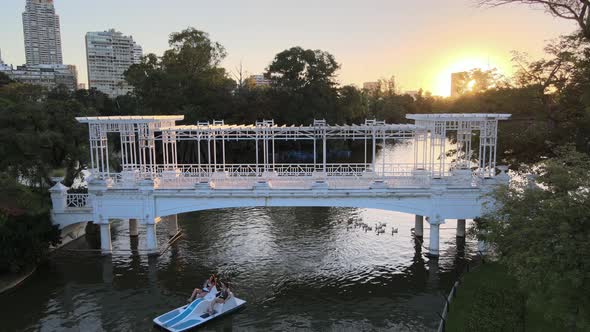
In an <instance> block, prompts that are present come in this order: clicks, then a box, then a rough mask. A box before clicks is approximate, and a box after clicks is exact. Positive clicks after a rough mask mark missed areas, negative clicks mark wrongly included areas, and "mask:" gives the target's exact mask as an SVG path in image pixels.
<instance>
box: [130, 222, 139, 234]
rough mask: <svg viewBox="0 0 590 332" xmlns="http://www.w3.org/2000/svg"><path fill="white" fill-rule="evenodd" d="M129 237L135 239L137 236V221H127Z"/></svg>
mask: <svg viewBox="0 0 590 332" xmlns="http://www.w3.org/2000/svg"><path fill="white" fill-rule="evenodd" d="M129 236H131V237H137V236H139V230H138V228H137V219H133V218H131V219H129Z"/></svg>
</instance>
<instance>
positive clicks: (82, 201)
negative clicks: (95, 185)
mask: <svg viewBox="0 0 590 332" xmlns="http://www.w3.org/2000/svg"><path fill="white" fill-rule="evenodd" d="M90 206H91V202H90V195H88V194H67V196H66V208H85V207H90Z"/></svg>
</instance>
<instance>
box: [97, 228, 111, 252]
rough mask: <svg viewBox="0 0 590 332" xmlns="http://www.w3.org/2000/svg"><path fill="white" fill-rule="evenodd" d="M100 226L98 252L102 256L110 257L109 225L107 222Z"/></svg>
mask: <svg viewBox="0 0 590 332" xmlns="http://www.w3.org/2000/svg"><path fill="white" fill-rule="evenodd" d="M99 225H100V252H101V253H102V254H103V255H110V254H112V253H113V246H112V243H111V224H110V223H109V222H108V221H107V222H106V223H102V224H99Z"/></svg>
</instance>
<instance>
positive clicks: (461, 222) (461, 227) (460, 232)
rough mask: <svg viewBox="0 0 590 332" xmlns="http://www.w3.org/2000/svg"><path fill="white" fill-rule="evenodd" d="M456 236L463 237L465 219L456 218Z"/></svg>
mask: <svg viewBox="0 0 590 332" xmlns="http://www.w3.org/2000/svg"><path fill="white" fill-rule="evenodd" d="M457 237H465V219H457Z"/></svg>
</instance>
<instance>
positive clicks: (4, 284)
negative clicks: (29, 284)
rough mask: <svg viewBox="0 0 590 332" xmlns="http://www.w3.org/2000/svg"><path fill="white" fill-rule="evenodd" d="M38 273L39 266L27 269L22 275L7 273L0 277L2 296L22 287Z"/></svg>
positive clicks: (0, 292)
mask: <svg viewBox="0 0 590 332" xmlns="http://www.w3.org/2000/svg"><path fill="white" fill-rule="evenodd" d="M35 271H37V265H34V266H32V267H29V268H27V269H26V270H25V271H24V272H21V273H16V274H14V273H7V274H5V275H1V276H0V294H4V293H6V292H8V291H10V290H12V289H14V288H16V287H18V286H20V285H22V284H23V283H24V282H25V281H26V280H27V279H28V278H29V277H30V276H32V275H33V273H35Z"/></svg>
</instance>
